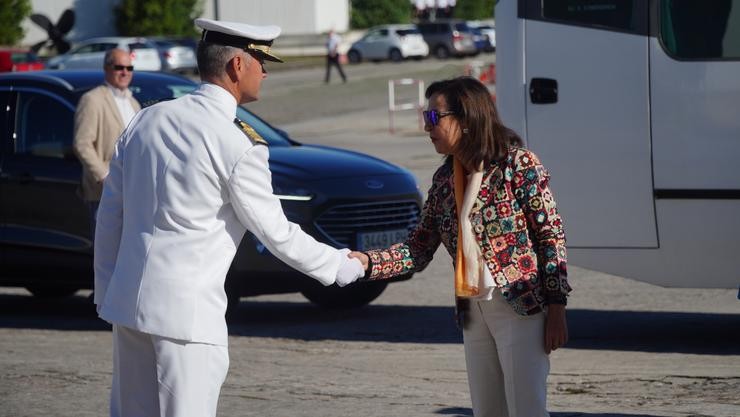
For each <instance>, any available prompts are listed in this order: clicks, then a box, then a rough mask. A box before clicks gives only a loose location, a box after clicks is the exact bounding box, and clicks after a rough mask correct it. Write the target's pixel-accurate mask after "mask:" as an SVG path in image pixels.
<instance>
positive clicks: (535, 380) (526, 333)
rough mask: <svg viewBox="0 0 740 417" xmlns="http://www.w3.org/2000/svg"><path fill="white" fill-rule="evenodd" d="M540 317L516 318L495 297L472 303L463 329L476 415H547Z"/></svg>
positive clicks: (546, 369)
mask: <svg viewBox="0 0 740 417" xmlns="http://www.w3.org/2000/svg"><path fill="white" fill-rule="evenodd" d="M544 335H545V314H535V315H533V316H521V315H519V314H516V313H515V312H514V310H513V309H512V308H511V307H510V306H509V304H508V303H507V302H506V300H504V299H503V297H501V296H500V295H499V294H494V297H493V300H491V301H479V302H478V301H471V303H470V311H469V312H468V314H467V316H466V326H465V328H464V329H463V339H464V342H465V363H466V365H467V368H468V384H469V385H470V397H471V400H472V403H473V415H474V416H475V417H548V416H549V414H548V413H547V408H546V405H547V404H546V402H547V375H548V373H549V372H550V359H549V357H548V355H547V354H546V353H545V349H544Z"/></svg>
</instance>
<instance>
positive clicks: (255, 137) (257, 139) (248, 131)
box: [234, 118, 268, 146]
mask: <svg viewBox="0 0 740 417" xmlns="http://www.w3.org/2000/svg"><path fill="white" fill-rule="evenodd" d="M234 124H236V126H237V127H238V128H239V129H240V130H241V131H242V132H244V134H245V135H247V137H248V138H249V140H251V141H252V143H253V144H255V145H265V146H268V143H267V141H266V140H265V139H264V138H263V137H262V136H260V134H259V133H257V131H256V130H254V128H253V127H252V126H250V125H248V124H247V122H245V121H243V120H240V119H239V118H236V119H234Z"/></svg>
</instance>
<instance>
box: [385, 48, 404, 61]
mask: <svg viewBox="0 0 740 417" xmlns="http://www.w3.org/2000/svg"><path fill="white" fill-rule="evenodd" d="M388 59H390V60H391V61H393V62H401V61H403V55H401V51H399V50H398V49H396V48H393V49H391V51H390V52H389V53H388Z"/></svg>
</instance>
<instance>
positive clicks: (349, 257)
mask: <svg viewBox="0 0 740 417" xmlns="http://www.w3.org/2000/svg"><path fill="white" fill-rule="evenodd" d="M339 254H340V256H341V257H342V260H341V263H340V264H339V270H338V271H337V279H336V281H335V282H336V284H337V285H339V286H340V287H344V286H345V285H348V284H351V283H353V282H355V281H357V280H358V279H360V278H362V277H364V276H365V271H366V270H367V267H368V262H369V258H368V257H367V255H365V254H364V253H362V252H354V251H350V250H349V249H340V250H339Z"/></svg>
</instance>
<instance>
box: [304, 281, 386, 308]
mask: <svg viewBox="0 0 740 417" xmlns="http://www.w3.org/2000/svg"><path fill="white" fill-rule="evenodd" d="M317 284H318V283H317ZM387 286H388V282H386V281H374V282H372V281H371V282H358V283H356V284H351V285H348V286H346V287H343V288H340V287H338V286H336V285H331V286H328V287H324V286H323V285H321V284H318V285H311V286H309V287H307V288H306V289H304V290H303V291H301V294H303V296H304V297H306V298H307V299H308V300H309V301H311V302H312V303H314V304H317V305H319V306H320V307H323V308H328V309H346V308H357V307H362V306H364V305H367V304H369V303H370V302H371V301H373V300H375V299H376V298H378V296H380V294H382V293H383V291H384V290H385V287H387Z"/></svg>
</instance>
